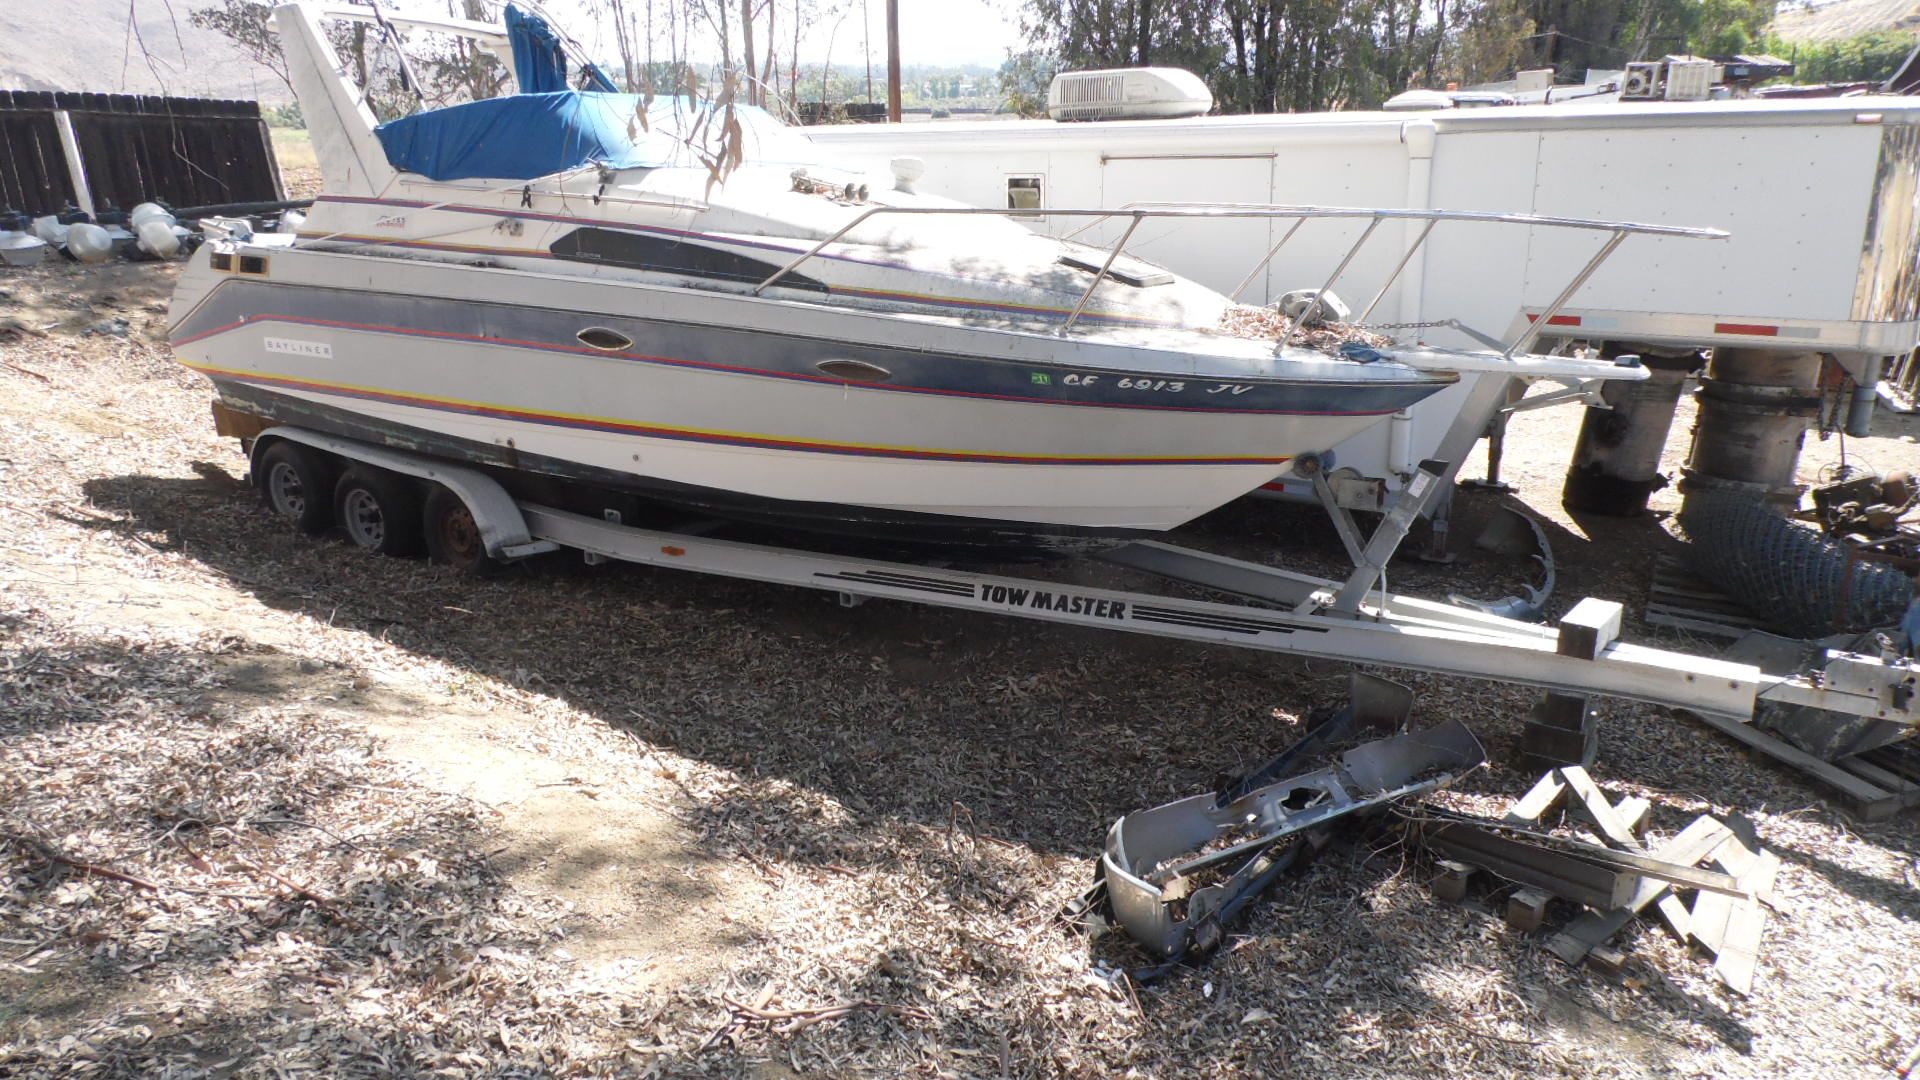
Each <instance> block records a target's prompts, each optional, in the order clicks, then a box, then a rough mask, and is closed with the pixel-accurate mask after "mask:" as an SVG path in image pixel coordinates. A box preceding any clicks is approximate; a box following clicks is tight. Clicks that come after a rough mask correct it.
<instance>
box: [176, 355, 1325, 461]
mask: <svg viewBox="0 0 1920 1080" xmlns="http://www.w3.org/2000/svg"><path fill="white" fill-rule="evenodd" d="M181 363H182V364H184V365H185V366H186V367H189V368H192V369H193V370H195V371H198V372H200V373H201V374H203V375H206V376H208V377H210V378H214V379H228V380H232V381H235V382H242V383H250V384H255V385H260V386H275V387H283V388H288V389H294V390H309V391H315V392H318V393H326V394H336V395H340V396H344V397H352V398H358V399H361V400H365V401H380V402H386V403H389V404H394V405H406V406H411V407H415V408H426V409H434V410H437V411H440V412H452V413H460V414H463V415H467V416H484V417H489V418H493V419H500V420H515V421H522V422H525V423H533V424H547V425H552V426H556V427H567V428H576V429H584V430H589V431H606V432H612V433H615V434H621V435H638V436H644V437H647V438H657V439H673V440H676V441H682V442H700V443H715V444H720V445H726V446H743V447H752V448H755V449H763V450H794V451H802V452H809V453H825V454H849V455H854V456H859V457H887V458H906V459H912V460H918V461H967V462H981V463H986V464H995V465H1282V464H1285V463H1286V461H1287V460H1288V458H1287V457H1284V456H1282V457H1271V456H1248V457H1231V456H1229V457H1103V456H1096V455H1064V456H1042V455H1026V454H992V453H977V452H973V451H967V450H949V449H929V448H924V447H913V446H876V445H870V444H863V443H839V442H824V441H814V440H806V439H784V438H776V437H774V436H769V435H759V434H753V433H750V432H737V431H709V430H701V429H696V428H675V427H664V426H660V425H654V424H639V423H634V422H632V421H627V420H617V419H612V418H609V417H600V416H582V415H577V414H573V413H558V412H545V411H539V410H533V409H516V408H509V407H507V406H504V405H494V404H489V403H486V402H476V401H462V400H459V399H456V398H441V397H429V396H425V395H419V394H407V393H402V392H399V391H394V390H385V389H380V388H377V387H366V386H352V385H348V384H344V383H330V382H319V381H315V380H311V379H300V378H294V377H292V376H287V375H273V374H267V373H263V372H254V371H238V370H234V369H230V368H219V367H212V366H209V365H205V364H193V363H187V362H186V361H184V360H183V361H181Z"/></svg>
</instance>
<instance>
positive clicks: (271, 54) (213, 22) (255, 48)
mask: <svg viewBox="0 0 1920 1080" xmlns="http://www.w3.org/2000/svg"><path fill="white" fill-rule="evenodd" d="M187 21H188V22H190V23H192V24H193V25H194V26H197V27H199V28H200V29H202V30H212V31H213V32H214V33H217V34H220V35H221V36H223V37H225V38H226V39H227V40H228V41H231V42H233V44H234V47H235V48H237V49H239V50H240V52H241V54H242V55H243V56H245V57H246V58H247V59H249V60H251V61H253V62H254V63H256V64H259V65H260V66H261V67H263V68H266V69H267V70H268V71H271V72H273V73H274V75H275V76H277V77H278V78H279V79H280V81H281V82H282V83H285V84H286V87H287V93H289V94H291V93H293V80H292V79H291V78H289V77H288V76H287V58H286V56H285V55H284V54H282V53H281V51H280V36H279V35H278V34H276V33H274V30H273V5H272V4H269V3H262V2H261V0H220V2H219V3H218V4H215V5H213V6H211V7H203V8H194V9H193V10H191V11H189V12H188V13H187Z"/></svg>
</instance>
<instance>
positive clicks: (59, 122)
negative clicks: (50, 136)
mask: <svg viewBox="0 0 1920 1080" xmlns="http://www.w3.org/2000/svg"><path fill="white" fill-rule="evenodd" d="M53 126H54V129H55V130H57V131H58V132H60V149H61V151H62V152H64V153H65V154H66V155H67V177H68V178H69V179H71V180H72V181H73V200H74V202H76V203H78V204H79V205H80V209H82V210H85V211H86V212H87V216H88V217H92V216H93V192H92V191H91V190H90V189H88V187H87V167H86V165H85V164H84V163H83V162H82V161H81V160H80V142H79V140H78V139H75V138H74V137H73V117H72V116H70V115H68V113H67V110H65V109H55V110H54V111H53Z"/></svg>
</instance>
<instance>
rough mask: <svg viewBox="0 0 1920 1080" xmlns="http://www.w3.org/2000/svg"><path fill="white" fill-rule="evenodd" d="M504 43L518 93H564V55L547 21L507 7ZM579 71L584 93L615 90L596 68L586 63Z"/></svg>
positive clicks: (514, 6) (516, 7)
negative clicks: (584, 78) (510, 55)
mask: <svg viewBox="0 0 1920 1080" xmlns="http://www.w3.org/2000/svg"><path fill="white" fill-rule="evenodd" d="M507 41H508V42H509V43H510V44H511V45H512V46H513V76H514V80H515V81H516V82H518V83H519V84H520V92H521V93H523V94H550V93H552V92H554V91H556V90H565V89H567V51H566V49H565V48H563V47H561V44H560V35H559V34H556V33H554V31H553V27H552V26H551V25H549V24H548V23H547V20H545V19H543V18H541V17H540V16H538V15H534V14H531V13H529V12H525V11H522V10H520V8H519V7H518V6H516V5H514V4H508V5H507ZM581 70H582V71H584V72H585V73H586V76H587V82H588V86H587V89H590V90H600V91H605V92H607V93H612V92H613V91H614V90H615V89H617V88H616V87H615V86H614V85H613V80H612V79H609V78H607V74H606V72H604V71H601V70H600V68H599V66H598V65H596V64H593V63H591V62H588V63H587V64H586V66H585V67H583V68H582V69H581Z"/></svg>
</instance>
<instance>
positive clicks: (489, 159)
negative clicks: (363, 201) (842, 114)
mask: <svg viewBox="0 0 1920 1080" xmlns="http://www.w3.org/2000/svg"><path fill="white" fill-rule="evenodd" d="M374 134H375V135H376V136H378V137H379V139H380V146H381V148H382V149H383V150H384V151H385V152H386V155H387V161H388V162H389V163H391V164H392V165H393V167H394V168H396V169H399V170H401V171H403V172H411V173H419V174H420V175H422V176H425V177H427V178H428V179H431V180H466V179H476V178H479V179H496V180H535V179H539V178H540V177H543V176H551V175H553V174H554V173H558V172H565V171H567V170H570V169H577V168H581V167H583V166H587V165H604V166H607V167H608V168H614V169H651V168H672V167H695V166H701V165H703V164H704V163H705V162H706V161H710V160H717V159H719V158H722V157H724V156H728V155H726V153H725V151H726V150H727V148H728V140H729V139H737V140H738V141H739V149H740V158H741V160H742V161H743V162H744V163H747V164H757V165H776V166H779V165H787V166H791V165H807V164H815V163H817V162H818V161H819V156H818V154H817V153H815V151H814V148H813V144H812V143H811V142H810V141H809V140H808V139H807V138H806V137H805V136H803V135H800V134H798V133H797V132H794V131H793V130H792V129H790V128H788V127H787V126H786V125H784V124H782V123H780V121H779V120H777V119H775V118H774V117H773V116H772V115H771V114H769V113H768V112H767V111H766V110H764V109H760V108H756V107H754V106H750V105H730V106H722V105H718V104H715V103H714V102H711V101H701V100H696V99H693V98H690V97H666V98H655V99H654V100H652V101H651V102H649V101H646V100H645V99H644V98H642V97H640V96H639V95H638V94H608V93H600V92H594V91H582V90H561V91H555V92H551V93H544V94H513V95H510V96H507V97H498V98H488V99H486V100H484V101H471V102H467V103H465V104H461V105H450V106H448V107H446V108H444V109H432V110H429V111H427V112H422V113H416V114H414V115H412V116H406V117H402V118H400V119H398V120H390V121H388V122H386V123H384V124H381V125H380V126H379V127H376V128H375V129H374Z"/></svg>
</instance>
